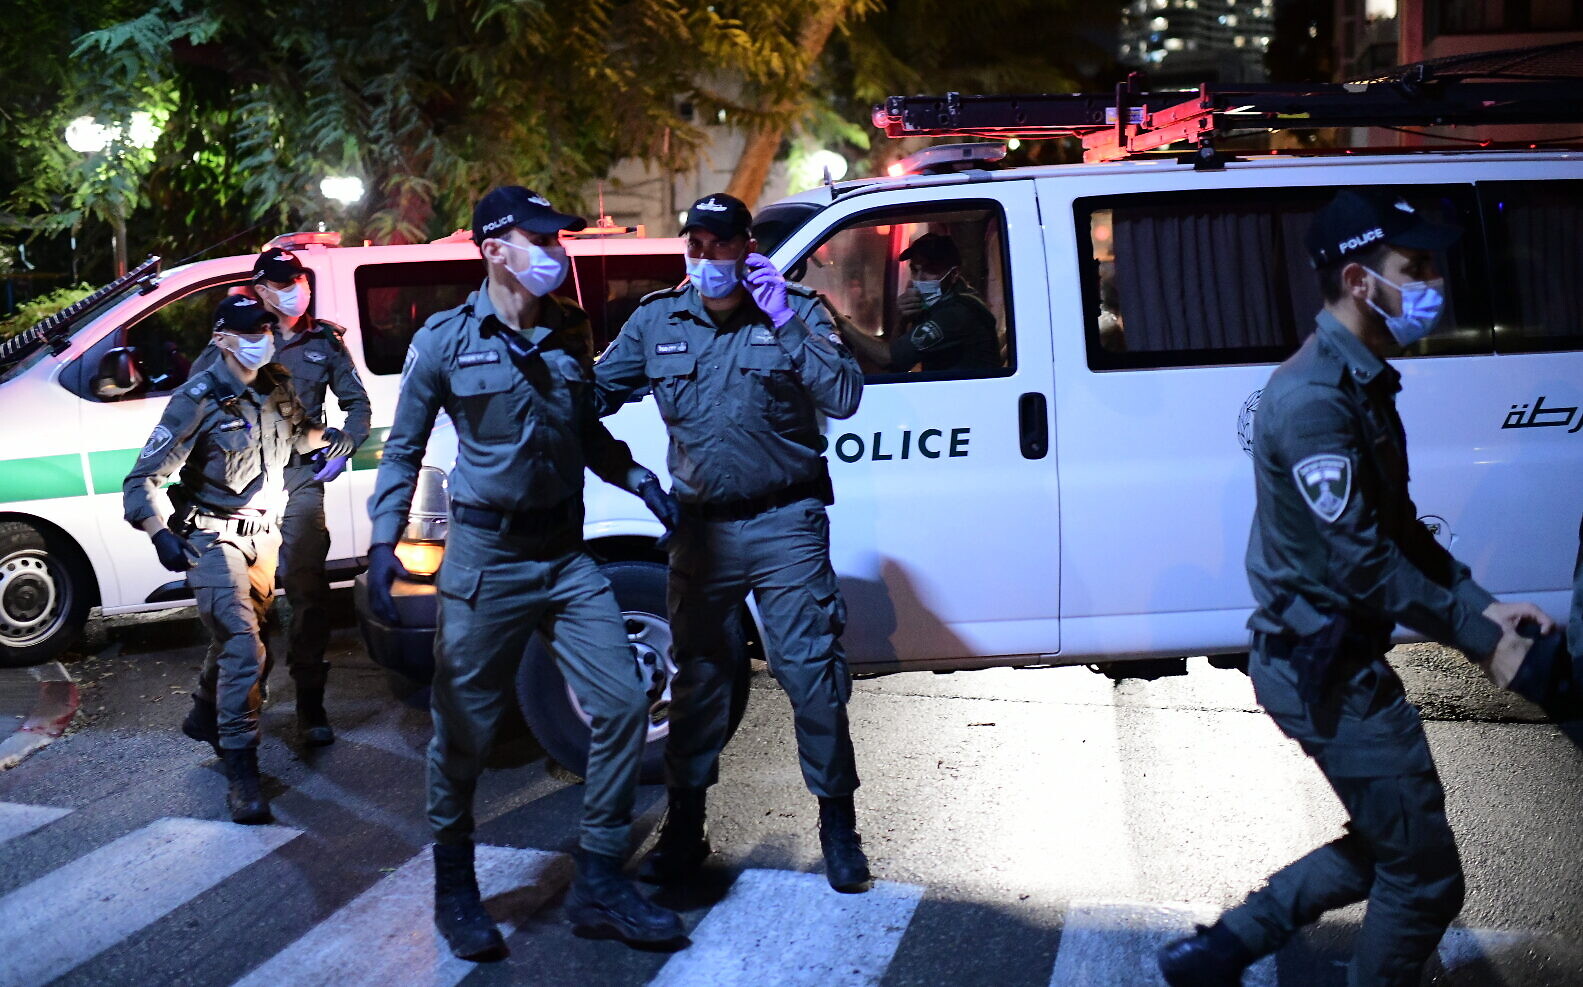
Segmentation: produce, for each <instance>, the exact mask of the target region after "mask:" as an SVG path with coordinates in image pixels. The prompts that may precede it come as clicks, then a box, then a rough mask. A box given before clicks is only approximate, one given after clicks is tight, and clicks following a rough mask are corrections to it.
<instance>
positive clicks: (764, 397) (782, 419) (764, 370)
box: [739, 345, 809, 432]
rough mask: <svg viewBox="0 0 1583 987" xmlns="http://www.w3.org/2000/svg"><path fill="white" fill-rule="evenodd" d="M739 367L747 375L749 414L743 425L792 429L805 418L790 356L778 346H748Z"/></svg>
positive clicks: (772, 428)
mask: <svg viewBox="0 0 1583 987" xmlns="http://www.w3.org/2000/svg"><path fill="white" fill-rule="evenodd" d="M739 366H740V367H741V368H742V369H741V373H742V374H743V376H744V377H745V378H746V381H745V383H746V384H747V385H748V386H747V388H746V390H747V393H748V394H749V395H750V398H749V399H748V401H747V408H746V409H745V410H747V411H748V412H749V414H747V415H745V416H744V421H743V424H745V425H747V426H748V427H749V428H761V429H767V430H769V431H774V432H784V431H788V430H791V429H795V428H796V427H797V426H798V425H799V424H802V423H804V422H805V421H808V420H809V419H808V416H806V415H804V414H803V405H804V403H805V401H806V398H805V397H804V396H803V393H802V384H801V382H800V381H799V380H798V379H797V371H796V370H795V368H793V366H792V361H791V357H790V356H788V355H787V353H786V351H785V350H783V349H781V348H780V347H779V346H762V345H750V346H748V347H746V348H745V349H744V350H743V352H742V357H741V361H740V363H739Z"/></svg>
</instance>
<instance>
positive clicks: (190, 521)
mask: <svg viewBox="0 0 1583 987" xmlns="http://www.w3.org/2000/svg"><path fill="white" fill-rule="evenodd" d="M274 322H275V320H274V316H273V315H272V314H270V312H269V311H268V310H267V309H266V308H265V307H264V306H263V305H262V304H260V303H259V302H258V301H257V300H255V299H252V298H246V297H243V296H240V295H232V296H229V297H227V298H225V299H224V300H223V301H221V303H220V306H219V308H218V309H217V311H216V312H215V318H214V340H213V342H212V343H211V344H210V348H211V349H213V350H214V351H215V352H214V353H212V354H209V356H210V357H211V358H210V359H206V360H205V365H204V368H203V369H201V370H199V371H197V372H196V373H194V374H193V375H192V376H191V377H190V378H189V379H188V380H187V383H186V384H185V385H184V386H183V387H182V389H181V390H179V391H177V392H176V393H175V394H174V395H172V397H171V399H170V403H169V404H167V405H166V406H165V413H164V415H163V416H162V417H161V418H160V421H159V424H158V425H156V426H155V427H154V431H153V433H152V434H151V435H150V436H149V438H148V443H147V444H146V445H144V446H143V452H142V454H141V455H140V456H139V457H138V460H137V464H136V465H135V466H133V468H132V471H131V472H130V473H128V474H127V477H126V482H125V484H124V485H123V487H122V501H123V503H124V505H125V510H126V519H127V521H128V523H130V524H131V525H132V526H133V527H135V528H141V529H142V530H144V531H146V532H148V534H149V536H150V537H151V538H152V539H153V541H154V549H155V551H156V552H158V553H159V561H160V563H161V564H162V565H164V566H165V568H167V569H169V570H170V571H172V572H186V573H187V585H188V586H190V587H191V588H192V591H193V597H194V599H195V600H196V602H197V605H198V616H199V618H200V619H201V620H202V621H203V624H204V626H205V627H206V628H207V629H208V631H209V633H210V635H211V636H212V638H213V645H212V646H211V647H210V649H209V653H208V655H207V657H206V658H205V660H204V665H203V671H202V672H201V673H200V675H199V676H198V687H197V689H196V690H195V691H194V692H193V709H194V715H193V716H189V717H188V720H189V723H188V724H184V725H183V729H184V730H188V729H189V727H191V726H192V721H193V720H194V719H196V720H197V721H198V723H199V729H198V732H197V734H196V739H199V740H203V741H206V742H208V743H210V744H212V745H213V746H214V748H215V752H216V753H217V754H219V755H220V757H221V758H222V759H223V760H224V762H225V770H226V775H227V776H228V777H229V778H230V781H231V786H230V792H229V794H228V796H227V802H228V803H229V807H230V810H231V818H232V819H233V820H235V821H236V822H247V823H252V822H262V821H264V820H265V819H268V818H269V804H268V802H267V801H266V800H265V798H264V795H263V792H262V791H261V790H260V788H259V777H258V707H259V691H258V684H259V672H260V669H261V668H262V666H263V662H264V645H263V641H262V640H261V638H260V636H259V627H260V625H261V623H262V622H263V619H264V616H265V614H266V613H267V612H268V611H269V606H270V603H271V601H272V600H273V599H274V592H275V562H276V557H277V554H278V551H279V548H280V532H279V528H278V524H279V521H280V516H281V512H282V510H283V509H284V508H285V504H286V465H287V462H288V460H289V459H290V458H291V456H292V455H293V454H294V453H296V454H301V453H305V452H309V451H312V450H313V449H315V448H324V449H325V450H326V452H327V453H328V454H329V455H332V456H342V455H347V454H348V453H349V452H350V451H351V448H352V441H351V439H350V438H349V437H348V436H347V435H345V434H344V433H342V432H340V431H338V430H337V429H333V428H329V429H326V428H322V427H319V426H315V425H314V424H313V423H312V422H311V421H310V420H309V418H308V416H307V415H306V414H305V413H304V412H303V410H302V406H301V405H300V404H299V403H298V402H297V398H296V395H295V393H294V392H293V390H292V388H291V377H290V375H289V374H288V373H287V372H286V371H285V370H284V369H283V368H281V367H280V366H279V365H278V364H274V363H270V357H271V356H272V355H273V352H274V336H273V335H272V330H273V329H274ZM177 470H180V471H181V479H180V484H179V485H178V486H175V487H172V488H171V491H170V494H169V497H168V498H167V495H166V494H165V493H164V492H163V491H162V490H161V489H160V488H161V487H162V486H163V485H164V483H165V480H166V479H167V478H169V477H170V475H171V474H172V473H175V472H176V471H177ZM173 504H174V505H175V506H173ZM191 733H192V731H191V730H189V734H191Z"/></svg>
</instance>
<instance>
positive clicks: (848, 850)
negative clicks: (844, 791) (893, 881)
mask: <svg viewBox="0 0 1583 987" xmlns="http://www.w3.org/2000/svg"><path fill="white" fill-rule="evenodd" d="M819 846H820V847H822V848H823V849H824V873H825V878H826V879H827V880H829V882H830V886H831V887H832V888H835V889H836V890H837V891H840V892H842V893H843V894H857V893H858V892H860V891H867V890H868V889H869V885H870V884H871V883H872V878H871V877H870V876H869V872H868V858H867V857H865V856H864V855H863V838H862V837H860V836H858V835H857V809H856V808H855V807H854V806H853V805H852V796H850V795H847V796H845V797H843V798H825V797H823V796H820V798H819Z"/></svg>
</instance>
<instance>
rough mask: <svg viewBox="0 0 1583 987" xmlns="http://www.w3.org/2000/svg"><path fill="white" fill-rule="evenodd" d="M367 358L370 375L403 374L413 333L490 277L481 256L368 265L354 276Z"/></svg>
mask: <svg viewBox="0 0 1583 987" xmlns="http://www.w3.org/2000/svg"><path fill="white" fill-rule="evenodd" d="M352 280H353V284H354V285H355V286H356V288H357V317H358V321H359V324H360V326H361V327H362V337H363V361H364V362H365V363H367V364H368V370H369V373H374V374H399V373H401V364H402V362H403V361H404V360H406V358H407V344H408V343H410V342H412V335H413V333H416V332H417V331H418V329H419V328H421V327H422V326H423V323H424V322H425V321H426V320H427V319H428V318H429V316H431V315H433V314H434V313H435V312H443V311H445V310H446V309H448V308H455V307H456V306H458V305H460V304H462V302H464V301H466V300H467V295H468V293H469V292H471V291H472V290H473V289H475V288H477V287H478V286H479V285H480V284H482V283H483V281H484V262H483V260H482V259H481V258H480V259H479V260H444V261H423V262H416V263H407V264H364V265H363V266H361V267H359V268H358V269H357V272H356V273H355V274H354V275H353V279H352Z"/></svg>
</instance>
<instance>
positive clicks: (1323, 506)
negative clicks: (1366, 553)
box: [1292, 453, 1352, 524]
mask: <svg viewBox="0 0 1583 987" xmlns="http://www.w3.org/2000/svg"><path fill="white" fill-rule="evenodd" d="M1292 476H1293V477H1294V478H1295V479H1296V480H1297V489H1298V492H1300V493H1301V494H1302V495H1303V500H1304V501H1306V502H1307V504H1308V507H1309V509H1310V510H1312V511H1313V512H1314V513H1315V514H1317V515H1319V517H1320V518H1321V519H1323V520H1324V522H1325V523H1326V524H1333V523H1334V522H1335V520H1336V518H1339V517H1340V516H1341V512H1342V511H1345V510H1346V509H1347V501H1348V500H1349V499H1350V498H1351V496H1352V460H1350V459H1348V458H1347V457H1346V456H1339V455H1335V454H1333V453H1319V454H1318V455H1314V456H1309V457H1308V458H1307V459H1304V460H1303V461H1301V462H1299V463H1298V464H1297V465H1296V466H1293V467H1292Z"/></svg>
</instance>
